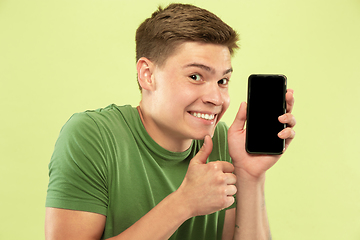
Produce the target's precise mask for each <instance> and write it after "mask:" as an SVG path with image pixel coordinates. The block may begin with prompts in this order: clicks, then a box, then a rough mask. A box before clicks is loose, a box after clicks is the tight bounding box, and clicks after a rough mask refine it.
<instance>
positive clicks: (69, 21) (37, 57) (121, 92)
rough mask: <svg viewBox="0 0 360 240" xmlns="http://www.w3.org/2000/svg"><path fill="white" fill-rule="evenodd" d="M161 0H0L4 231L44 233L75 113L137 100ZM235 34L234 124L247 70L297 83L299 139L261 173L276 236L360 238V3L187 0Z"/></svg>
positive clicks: (23, 235)
mask: <svg viewBox="0 0 360 240" xmlns="http://www.w3.org/2000/svg"><path fill="white" fill-rule="evenodd" d="M167 3H168V1H150V0H148V1H144V0H141V1H135V0H134V1H120V0H116V1H115V0H62V1H54V0H32V1H27V0H0V111H1V112H0V121H1V124H0V184H1V187H0V239H44V234H43V225H44V214H45V208H44V204H45V196H46V189H47V183H48V175H47V174H48V171H47V165H48V163H49V159H50V157H51V154H52V151H53V147H54V143H55V141H56V138H57V136H58V134H59V131H60V129H61V127H62V125H63V124H64V123H65V122H66V120H67V119H68V118H69V117H70V116H71V115H72V114H73V113H74V112H79V111H84V110H86V109H96V108H99V107H105V106H107V105H109V104H111V103H116V104H118V105H123V104H132V105H134V106H136V105H137V104H138V102H139V100H140V93H139V91H138V89H137V84H136V69H135V50H134V48H135V43H134V35H135V30H136V28H137V26H138V25H139V24H140V23H141V22H142V21H143V20H144V19H145V18H146V17H149V16H150V14H151V13H152V12H153V11H154V10H155V9H156V7H157V6H158V4H162V5H167ZM188 3H194V4H196V5H198V6H200V7H204V8H206V9H208V10H210V11H212V12H214V13H215V14H217V15H218V16H219V17H221V18H222V19H223V20H224V21H225V22H227V23H228V24H229V25H231V26H232V27H234V28H235V29H236V30H237V31H239V33H240V34H241V42H240V44H241V50H239V51H238V52H237V54H236V56H235V57H234V58H233V67H234V70H235V71H234V74H233V77H232V80H231V85H230V94H231V97H232V103H231V106H230V108H229V110H228V112H227V113H226V115H225V116H224V118H223V119H224V121H225V122H226V123H227V124H228V125H230V124H231V123H232V120H233V119H234V116H235V113H236V111H237V108H238V107H239V105H240V102H241V101H244V100H246V80H247V77H248V75H250V74H251V73H283V74H285V75H287V77H288V86H289V88H293V89H295V98H296V105H295V109H294V115H295V116H296V118H297V122H298V124H297V126H296V127H295V130H296V133H297V135H296V138H295V140H294V141H293V143H292V146H291V148H290V149H289V151H288V152H287V153H286V154H285V155H284V156H283V157H282V158H281V160H280V161H279V162H278V163H277V164H276V165H275V166H274V167H273V168H272V169H270V170H269V171H268V174H267V182H266V201H267V207H268V214H269V219H270V225H271V229H272V233H273V238H274V239H278V240H285V239H292V240H297V239H298V240H300V239H301V240H304V239H314V240H319V239H347V240H348V239H349V240H356V239H360V202H359V200H360V186H359V182H360V162H359V160H360V150H359V149H360V146H359V133H360V127H359V122H360V114H359V105H360V97H359V93H360V90H359V88H360V77H359V75H360V59H359V56H360V46H359V44H360V1H359V0H331V1H326V0H293V1H288V0H221V1H216V0H212V1H210V0H193V1H188Z"/></svg>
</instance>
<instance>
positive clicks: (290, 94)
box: [285, 89, 295, 113]
mask: <svg viewBox="0 0 360 240" xmlns="http://www.w3.org/2000/svg"><path fill="white" fill-rule="evenodd" d="M285 99H286V112H287V113H291V112H292V109H293V107H294V103H295V99H294V90H293V89H288V90H287V92H286V95H285Z"/></svg>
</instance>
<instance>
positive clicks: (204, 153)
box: [191, 135, 213, 164]
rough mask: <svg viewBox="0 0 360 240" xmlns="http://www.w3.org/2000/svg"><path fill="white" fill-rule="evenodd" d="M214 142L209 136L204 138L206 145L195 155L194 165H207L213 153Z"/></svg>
mask: <svg viewBox="0 0 360 240" xmlns="http://www.w3.org/2000/svg"><path fill="white" fill-rule="evenodd" d="M212 148H213V142H212V140H211V137H210V136H209V135H206V136H205V138H204V143H203V145H202V147H201V148H200V150H199V152H198V153H197V154H196V155H195V157H194V158H193V159H192V160H191V162H192V163H196V164H206V161H207V159H208V157H209V155H210V153H211V151H212Z"/></svg>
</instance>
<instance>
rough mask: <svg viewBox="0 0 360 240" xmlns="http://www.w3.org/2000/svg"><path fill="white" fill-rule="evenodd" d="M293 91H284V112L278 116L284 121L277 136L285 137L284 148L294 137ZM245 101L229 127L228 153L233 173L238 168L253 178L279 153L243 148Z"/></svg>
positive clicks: (268, 165)
mask: <svg viewBox="0 0 360 240" xmlns="http://www.w3.org/2000/svg"><path fill="white" fill-rule="evenodd" d="M293 93H294V91H293V90H292V89H288V90H287V93H286V114H284V115H282V116H279V121H280V122H281V123H285V124H286V125H287V127H286V128H285V129H284V130H282V131H281V132H280V133H279V134H278V136H279V137H280V138H282V139H285V149H284V151H285V150H286V149H287V148H288V147H289V144H290V142H291V141H292V139H293V138H294V137H295V131H294V130H293V127H294V126H295V124H296V120H295V118H294V116H293V115H292V114H291V112H292V109H293V106H294V96H293ZM245 122H246V103H244V102H243V103H242V104H241V106H240V109H239V111H238V113H237V115H236V118H235V121H234V123H233V124H232V125H231V127H230V128H229V132H228V143H229V153H230V156H231V157H232V159H233V164H234V166H235V173H236V172H237V171H238V170H239V171H241V172H246V173H248V174H249V175H250V176H252V177H254V178H259V177H261V176H262V175H263V174H264V173H265V172H266V171H267V170H268V169H269V168H270V167H272V166H273V165H274V164H275V163H276V162H277V161H278V160H279V158H280V156H281V155H254V154H249V153H247V152H246V150H245V136H246V129H244V127H245Z"/></svg>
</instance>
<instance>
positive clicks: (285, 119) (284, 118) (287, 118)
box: [278, 113, 296, 128]
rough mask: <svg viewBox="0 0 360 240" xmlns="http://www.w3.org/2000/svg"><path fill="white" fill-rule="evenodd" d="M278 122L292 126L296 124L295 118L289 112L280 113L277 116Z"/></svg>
mask: <svg viewBox="0 0 360 240" xmlns="http://www.w3.org/2000/svg"><path fill="white" fill-rule="evenodd" d="M278 119H279V122H281V123H285V124H286V125H287V126H288V127H291V128H292V127H294V126H295V125H296V119H295V117H294V116H293V115H292V114H291V113H285V114H284V115H281V116H280V117H279V118H278Z"/></svg>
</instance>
